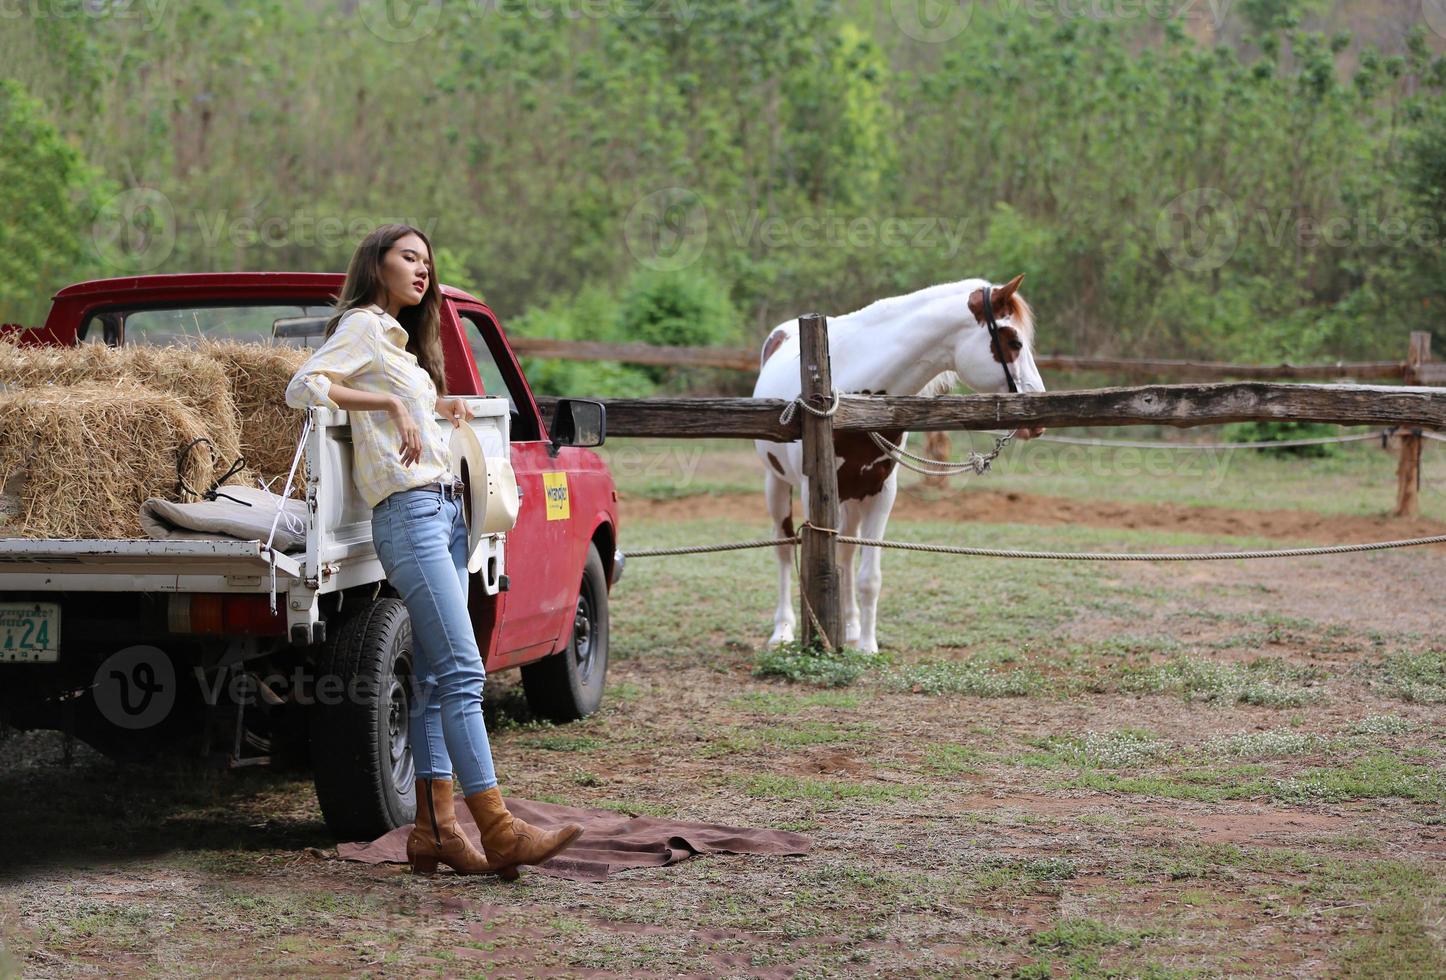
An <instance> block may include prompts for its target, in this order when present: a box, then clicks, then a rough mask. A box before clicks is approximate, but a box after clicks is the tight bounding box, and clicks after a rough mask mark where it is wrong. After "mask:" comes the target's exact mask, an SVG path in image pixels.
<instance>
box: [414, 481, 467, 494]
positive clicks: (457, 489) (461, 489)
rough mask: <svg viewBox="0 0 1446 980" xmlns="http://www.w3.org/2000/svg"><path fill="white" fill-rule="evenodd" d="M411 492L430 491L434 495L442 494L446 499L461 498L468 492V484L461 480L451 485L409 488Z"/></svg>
mask: <svg viewBox="0 0 1446 980" xmlns="http://www.w3.org/2000/svg"><path fill="white" fill-rule="evenodd" d="M408 489H410V490H430V491H431V492H432V493H440V494H442V495H443V496H444V497H460V496H461V495H462V494H463V493H465V492H466V490H467V484H465V483H463V482H462V481H461V479H454V480H453V481H452V482H451V483H424V484H422V485H421V486H420V487H409V488H408Z"/></svg>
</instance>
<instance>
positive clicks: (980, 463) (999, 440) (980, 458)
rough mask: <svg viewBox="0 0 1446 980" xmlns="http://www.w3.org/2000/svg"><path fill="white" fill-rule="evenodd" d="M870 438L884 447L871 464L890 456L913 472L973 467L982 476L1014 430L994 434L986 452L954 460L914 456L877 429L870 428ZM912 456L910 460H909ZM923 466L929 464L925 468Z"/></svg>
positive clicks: (955, 471) (946, 473) (950, 471)
mask: <svg viewBox="0 0 1446 980" xmlns="http://www.w3.org/2000/svg"><path fill="white" fill-rule="evenodd" d="M869 438H870V439H872V440H873V441H874V445H876V446H878V447H879V448H880V449H882V450H883V451H884V454H883V455H882V456H880V457H879V458H878V459H876V460H874V461H873V462H872V463H870V464H869V465H870V466H875V465H877V464H879V463H882V462H883V461H884V460H886V459H892V460H893V461H894V462H895V463H898V464H899V465H900V466H902V467H903V468H904V469H906V470H912V471H914V472H915V473H922V474H924V475H925V476H954V475H956V474H959V473H963V472H966V471H973V473H974V475H975V476H983V475H984V474H985V473H988V472H989V467H990V466H991V465H993V463H994V461H995V460H996V459H998V458H999V454H1000V453H1002V452H1004V447H1005V446H1007V445H1009V443H1010V442H1012V441H1013V440H1014V430H1010V431H1009V432H1006V433H1005V434H1004V435H1002V436H995V437H994V448H993V449H991V450H989V452H987V453H981V452H978V451H974V450H971V451H970V453H969V455H968V456H967V457H966V458H965V459H963V460H961V461H959V462H957V463H955V462H951V461H950V460H947V459H929V458H928V457H927V456H915V455H914V454H913V453H911V452H909V451H908V450H906V449H904V447H903V446H896V445H894V444H893V443H892V442H890V441H889V440H887V439H885V438H884V437H883V436H881V435H879V434H878V433H877V432H870V433H869ZM911 460H912V461H913V462H910V461H911ZM916 463H922V464H924V465H922V466H918V465H915V464H916ZM925 467H930V468H928V469H926V468H925Z"/></svg>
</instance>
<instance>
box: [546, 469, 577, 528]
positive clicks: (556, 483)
mask: <svg viewBox="0 0 1446 980" xmlns="http://www.w3.org/2000/svg"><path fill="white" fill-rule="evenodd" d="M542 493H543V496H545V497H546V498H547V519H548V520H549V521H565V520H567V519H568V518H569V517H571V516H572V504H571V502H570V501H569V500H568V496H567V474H566V473H544V474H542Z"/></svg>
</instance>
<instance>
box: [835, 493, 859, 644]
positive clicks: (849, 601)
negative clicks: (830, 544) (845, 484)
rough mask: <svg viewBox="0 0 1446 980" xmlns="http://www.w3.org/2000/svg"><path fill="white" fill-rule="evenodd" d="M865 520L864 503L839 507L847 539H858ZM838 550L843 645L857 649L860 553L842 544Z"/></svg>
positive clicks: (849, 501)
mask: <svg viewBox="0 0 1446 980" xmlns="http://www.w3.org/2000/svg"><path fill="white" fill-rule="evenodd" d="M862 520H863V503H862V502H860V501H855V500H845V501H841V502H840V506H839V531H840V532H841V533H842V534H843V535H844V536H846V537H857V536H858V533H859V522H860V521H862ZM837 549H838V585H839V591H840V592H841V593H842V595H840V596H839V598H840V599H841V600H842V601H841V603H840V606H841V612H842V613H843V645H844V646H846V647H857V646H858V645H859V602H858V594H857V591H856V590H855V589H854V554H855V553H856V552H857V551H858V547H857V546H856V545H851V544H844V543H842V542H840V543H839V544H838V545H837Z"/></svg>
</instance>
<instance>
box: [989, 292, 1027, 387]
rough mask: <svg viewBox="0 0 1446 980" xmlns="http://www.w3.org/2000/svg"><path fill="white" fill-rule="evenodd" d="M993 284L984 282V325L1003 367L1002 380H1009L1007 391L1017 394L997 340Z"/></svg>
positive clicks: (1012, 374) (1007, 363) (1002, 349)
mask: <svg viewBox="0 0 1446 980" xmlns="http://www.w3.org/2000/svg"><path fill="white" fill-rule="evenodd" d="M993 293H994V286H993V285H992V284H991V283H987V282H986V283H985V284H984V325H985V326H986V327H988V328H989V342H990V343H991V344H993V345H994V349H995V350H997V351H998V352H999V363H1000V364H1001V365H1002V366H1003V367H1004V380H1005V381H1008V382H1009V393H1010V394H1018V393H1019V385H1017V384H1015V383H1014V372H1013V371H1011V370H1009V361H1008V360H1006V359H1005V357H1004V345H1003V344H1001V343H1000V342H999V324H998V323H995V322H994V297H993Z"/></svg>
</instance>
